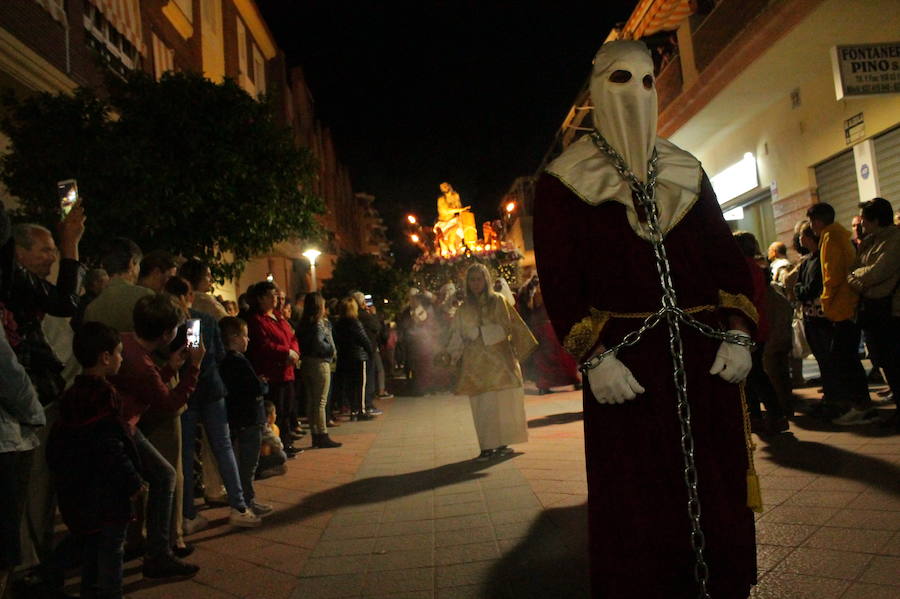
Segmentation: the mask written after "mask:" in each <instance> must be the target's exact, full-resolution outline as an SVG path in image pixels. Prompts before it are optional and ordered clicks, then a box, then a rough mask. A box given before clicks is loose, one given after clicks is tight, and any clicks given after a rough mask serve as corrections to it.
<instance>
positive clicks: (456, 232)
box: [434, 182, 478, 256]
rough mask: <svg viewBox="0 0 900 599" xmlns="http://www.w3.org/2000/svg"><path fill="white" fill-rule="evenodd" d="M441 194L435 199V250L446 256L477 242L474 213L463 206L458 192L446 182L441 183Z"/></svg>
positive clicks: (471, 246)
mask: <svg viewBox="0 0 900 599" xmlns="http://www.w3.org/2000/svg"><path fill="white" fill-rule="evenodd" d="M441 192H442V195H441V196H440V197H439V198H438V199H437V210H438V220H437V222H436V223H435V224H434V241H435V252H437V253H438V254H439V255H441V256H448V255H453V254H458V253H460V252H462V251H463V250H464V249H465V248H466V247H469V248H470V249H472V248H473V247H474V246H475V245H476V244H477V243H478V232H477V230H476V229H475V215H474V214H472V212H471V211H470V210H469V208H470V206H463V205H462V203H461V202H460V200H459V194H458V193H456V191H454V189H453V186H452V185H450V184H449V183H447V182H444V183H441Z"/></svg>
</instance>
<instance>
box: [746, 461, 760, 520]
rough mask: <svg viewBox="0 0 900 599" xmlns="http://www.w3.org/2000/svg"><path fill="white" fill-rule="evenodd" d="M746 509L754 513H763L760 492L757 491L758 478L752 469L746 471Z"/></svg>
mask: <svg viewBox="0 0 900 599" xmlns="http://www.w3.org/2000/svg"><path fill="white" fill-rule="evenodd" d="M747 507H748V508H750V509H751V510H753V511H754V512H762V511H763V502H762V491H760V489H759V476H757V475H756V472H754V471H753V470H752V469H751V470H747Z"/></svg>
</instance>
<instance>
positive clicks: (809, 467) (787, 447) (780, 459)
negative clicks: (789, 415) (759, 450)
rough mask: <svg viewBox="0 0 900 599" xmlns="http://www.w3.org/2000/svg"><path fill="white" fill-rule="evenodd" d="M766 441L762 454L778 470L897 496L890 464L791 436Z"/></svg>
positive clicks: (899, 485)
mask: <svg viewBox="0 0 900 599" xmlns="http://www.w3.org/2000/svg"><path fill="white" fill-rule="evenodd" d="M768 441H769V443H768V445H766V446H765V447H764V449H763V450H764V451H765V452H766V453H768V454H769V457H770V458H771V460H772V461H773V462H774V463H776V464H778V465H779V466H785V467H786V468H793V469H795V470H805V471H807V472H812V473H815V474H822V475H826V476H837V477H840V478H847V479H850V480H856V481H859V482H861V483H864V484H865V485H866V486H869V487H872V488H875V489H879V490H881V491H884V492H886V493H891V494H893V495H900V467H898V466H896V465H894V464H892V463H890V462H887V461H885V460H880V459H878V458H874V457H871V456H866V455H860V454H858V453H853V452H852V451H848V450H846V449H841V448H839V447H834V446H832V445H826V444H824V443H816V442H814V441H800V440H798V439H797V438H796V437H794V436H793V435H780V436H777V437H772V438H771V439H769V440H768Z"/></svg>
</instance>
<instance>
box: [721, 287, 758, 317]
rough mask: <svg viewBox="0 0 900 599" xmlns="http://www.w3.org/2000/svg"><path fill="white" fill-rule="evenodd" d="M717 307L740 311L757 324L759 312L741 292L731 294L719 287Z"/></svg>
mask: <svg viewBox="0 0 900 599" xmlns="http://www.w3.org/2000/svg"><path fill="white" fill-rule="evenodd" d="M719 307H720V308H728V309H731V310H737V311H739V312H742V313H743V314H744V316H746V317H747V318H749V319H750V320H751V321H752V322H753V324H759V313H758V312H757V311H756V306H754V305H753V302H751V301H750V300H749V299H748V298H747V296H746V295H744V294H742V293H738V294H733V293H728V292H727V291H722V290H721V289H720V290H719Z"/></svg>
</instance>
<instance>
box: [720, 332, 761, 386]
mask: <svg viewBox="0 0 900 599" xmlns="http://www.w3.org/2000/svg"><path fill="white" fill-rule="evenodd" d="M728 333H729V334H730V335H740V336H741V337H746V338H747V339H749V338H750V335H748V334H747V333H745V332H744V331H738V330H731V331H728ZM752 367H753V358H752V357H751V356H750V350H749V349H748V348H747V347H745V346H743V345H738V344H736V343H729V342H728V341H723V342H722V345H720V346H719V351H718V352H716V359H715V361H714V362H713V365H712V368H710V369H709V373H710V374H718V375H719V376H720V377H722V378H723V379H725V380H726V381H728V382H729V383H740V382H741V381H743V380H744V379H745V378H747V375H748V374H750V369H751V368H752Z"/></svg>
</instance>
